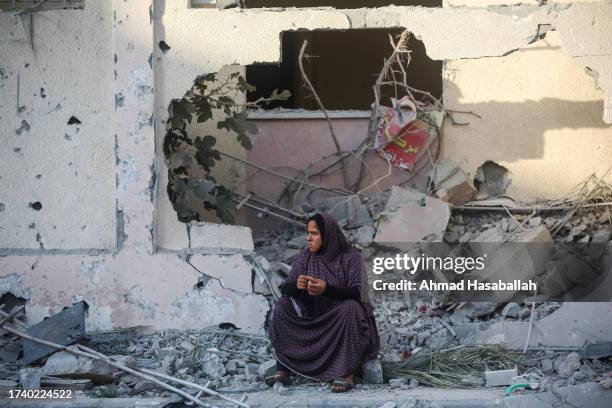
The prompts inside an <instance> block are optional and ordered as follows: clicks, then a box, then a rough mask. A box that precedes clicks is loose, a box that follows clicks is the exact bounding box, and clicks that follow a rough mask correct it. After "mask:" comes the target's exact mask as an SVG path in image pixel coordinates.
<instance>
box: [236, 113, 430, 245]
mask: <svg viewBox="0 0 612 408" xmlns="http://www.w3.org/2000/svg"><path fill="white" fill-rule="evenodd" d="M253 122H255V123H256V124H257V126H258V127H259V134H258V135H257V137H256V139H255V140H254V144H253V148H252V150H250V151H248V152H247V160H248V161H250V162H252V163H256V164H258V165H261V166H263V167H266V168H270V169H274V170H275V171H277V172H279V173H282V174H284V175H287V176H290V177H295V178H299V176H300V170H302V169H304V168H306V167H307V166H308V165H309V164H310V163H313V162H315V161H317V160H319V159H321V158H322V157H323V156H327V155H329V154H331V153H333V152H335V151H336V148H335V146H334V143H333V140H332V138H331V135H330V132H329V128H328V125H327V122H326V121H325V120H324V119H282V120H281V119H271V120H269V119H266V120H264V119H259V120H253ZM332 124H333V127H334V131H335V133H336V136H337V138H338V142H339V144H340V147H341V150H352V149H354V148H355V147H357V146H358V145H359V144H360V143H361V142H362V141H363V140H364V138H365V137H366V134H367V127H368V120H367V119H364V118H355V119H332ZM364 157H365V162H366V164H367V165H368V167H369V168H370V169H369V170H368V169H366V170H365V173H364V177H363V179H362V182H361V187H360V188H361V189H363V188H366V187H367V186H369V185H371V184H372V183H373V182H374V180H376V179H378V178H379V177H383V176H384V175H386V174H387V173H388V170H389V167H388V165H387V161H386V160H384V159H383V158H382V157H380V155H379V154H378V152H377V151H375V150H370V151H368V152H367V153H366V154H365V155H364ZM334 159H335V158H334V157H331V158H329V159H327V160H324V161H322V162H321V163H319V164H318V165H317V166H316V168H315V169H318V170H321V169H323V168H324V167H325V166H326V165H328V164H330V163H332V162H333V160H334ZM345 162H346V163H347V173H348V175H349V180H350V182H351V183H354V182H355V181H356V180H357V177H358V173H359V167H360V161H358V160H356V159H350V160H348V159H347V160H346V161H345ZM426 173H427V169H425V170H423V171H421V172H420V174H419V175H418V176H416V177H414V178H413V179H412V180H410V181H408V182H406V180H407V179H409V178H410V177H411V176H412V173H409V172H406V171H404V170H401V169H399V168H396V167H392V168H391V174H390V175H389V176H388V177H386V178H384V179H382V180H380V181H379V183H378V184H377V186H375V187H371V188H370V189H369V190H368V191H372V190H377V189H380V190H385V189H387V188H389V187H390V186H391V185H400V184H401V185H403V186H405V187H415V188H419V189H422V188H423V187H424V186H425V182H426V180H425V179H426ZM247 174H248V181H247V183H248V184H247V190H248V191H251V192H254V193H256V194H258V195H260V196H263V197H267V198H270V199H273V200H275V201H276V200H277V199H278V198H279V197H280V196H281V193H282V191H283V189H284V188H285V185H286V181H284V180H282V179H280V178H278V177H276V176H274V175H270V174H266V173H264V172H262V171H259V170H257V169H256V168H254V167H251V166H249V167H248V172H247ZM310 182H311V183H314V184H321V185H324V186H326V187H344V184H343V176H342V172H341V170H340V169H339V168H337V169H336V170H335V171H334V172H333V173H331V174H329V175H327V176H325V177H314V178H311V180H310ZM308 192H309V190H308V189H304V190H303V193H301V194H300V195H299V196H298V198H297V200H296V202H295V205H296V206H298V207H299V205H300V204H302V203H303V202H304V199H305V197H306V193H308ZM328 196H329V197H331V196H334V194H332V193H326V192H322V191H319V192H316V193H313V194H312V196H311V197H312V198H317V197H319V198H320V197H328ZM281 204H282V205H284V206H287V205H288V203H287V202H286V199H285V200H284V201H282V202H281ZM245 212H246V220H247V225H249V226H250V227H251V228H253V229H254V232H255V233H257V232H258V231H260V230H261V229H262V228H265V229H268V228H275V227H279V226H281V227H282V226H284V225H283V224H282V221H279V220H278V219H276V218H275V217H263V218H257V217H256V216H255V215H256V214H255V213H254V212H253V211H249V210H247V211H245Z"/></svg>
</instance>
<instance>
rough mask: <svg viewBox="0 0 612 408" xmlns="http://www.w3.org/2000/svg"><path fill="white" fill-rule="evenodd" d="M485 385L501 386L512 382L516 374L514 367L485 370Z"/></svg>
mask: <svg viewBox="0 0 612 408" xmlns="http://www.w3.org/2000/svg"><path fill="white" fill-rule="evenodd" d="M484 374H485V381H486V386H487V387H501V386H503V385H510V384H512V379H513V378H514V377H516V376H517V375H518V371H517V370H516V367H515V368H513V369H511V370H496V371H485V373H484Z"/></svg>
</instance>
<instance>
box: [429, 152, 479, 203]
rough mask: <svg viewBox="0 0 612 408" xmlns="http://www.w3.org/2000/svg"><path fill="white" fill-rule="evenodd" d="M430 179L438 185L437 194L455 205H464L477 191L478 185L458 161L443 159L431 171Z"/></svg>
mask: <svg viewBox="0 0 612 408" xmlns="http://www.w3.org/2000/svg"><path fill="white" fill-rule="evenodd" d="M429 177H430V179H431V180H432V181H433V183H434V185H435V186H436V196H437V197H438V198H439V199H441V200H442V201H445V202H448V203H451V204H453V205H463V204H465V203H467V202H468V201H470V200H471V199H472V197H474V194H475V193H476V187H474V184H473V183H472V181H471V180H470V179H469V177H468V175H467V173H466V172H465V171H464V170H463V169H462V168H461V166H459V165H458V164H457V163H455V162H453V161H450V160H443V161H440V162H438V163H437V164H436V169H435V171H433V170H432V171H431V172H430V175H429Z"/></svg>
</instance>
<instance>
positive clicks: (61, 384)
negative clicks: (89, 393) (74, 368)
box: [40, 376, 93, 390]
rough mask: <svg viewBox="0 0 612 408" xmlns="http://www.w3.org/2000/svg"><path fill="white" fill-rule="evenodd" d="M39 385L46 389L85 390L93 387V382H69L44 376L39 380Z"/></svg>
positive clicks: (68, 380)
mask: <svg viewBox="0 0 612 408" xmlns="http://www.w3.org/2000/svg"><path fill="white" fill-rule="evenodd" d="M40 385H42V386H43V387H46V388H59V389H66V388H70V389H73V390H86V389H88V388H91V387H92V386H93V382H92V381H91V380H70V379H64V378H55V377H50V376H45V377H43V378H42V379H41V380H40Z"/></svg>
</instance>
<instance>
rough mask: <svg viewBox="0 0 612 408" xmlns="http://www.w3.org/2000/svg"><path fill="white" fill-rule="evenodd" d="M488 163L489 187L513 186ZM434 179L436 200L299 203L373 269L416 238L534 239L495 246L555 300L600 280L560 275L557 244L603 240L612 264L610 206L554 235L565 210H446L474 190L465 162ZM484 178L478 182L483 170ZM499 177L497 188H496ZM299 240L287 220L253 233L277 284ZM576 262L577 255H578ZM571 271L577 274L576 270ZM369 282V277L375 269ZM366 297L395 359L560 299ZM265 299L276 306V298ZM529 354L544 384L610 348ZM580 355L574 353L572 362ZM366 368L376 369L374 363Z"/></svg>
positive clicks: (482, 242) (591, 366)
mask: <svg viewBox="0 0 612 408" xmlns="http://www.w3.org/2000/svg"><path fill="white" fill-rule="evenodd" d="M490 167H494V169H493V170H495V171H497V173H499V174H497V173H496V174H494V175H495V176H497V179H496V180H495V181H496V183H497V184H495V185H496V186H498V188H505V187H506V186H507V184H508V183H509V179H508V177H506V176H505V175H504V174H503V173H502V172H501V170H499V169H497V168H496V167H495V166H493V164H491V165H490ZM494 173H495V172H494ZM438 177H440V183H438V186H439V188H438V189H437V197H438V198H436V197H431V196H427V195H425V194H422V193H420V192H418V191H414V190H410V189H404V188H400V187H392V188H391V189H390V190H389V191H385V192H381V193H371V194H368V195H365V196H362V197H360V198H358V197H356V196H354V197H351V198H349V199H347V198H345V197H342V198H331V199H328V200H326V201H322V202H320V203H317V204H316V205H312V206H311V205H308V206H304V210H307V211H308V212H309V213H314V212H317V211H326V212H330V213H331V214H332V215H334V217H335V218H336V219H337V220H339V223H340V225H341V226H342V227H343V229H344V232H345V235H346V236H347V238H348V239H349V240H350V241H351V242H352V243H353V245H355V246H356V247H357V248H359V249H360V250H361V252H362V255H363V258H364V259H365V260H366V263H365V267H366V268H369V269H370V270H371V268H370V267H371V265H369V264H368V261H367V259H372V258H373V257H380V256H383V257H388V256H393V255H394V254H396V253H398V252H401V251H404V250H407V249H409V248H410V245H412V244H410V245H407V244H406V243H413V242H417V241H428V242H443V243H446V244H449V245H450V244H463V245H466V246H468V247H470V248H471V249H472V250H473V251H475V252H476V253H478V251H479V250H484V248H486V246H487V245H489V246H490V245H492V244H493V243H499V242H504V241H509V242H521V243H522V242H527V243H535V244H536V245H535V246H541V247H542V248H546V250H545V251H544V253H543V254H540V258H538V257H537V256H534V254H533V253H531V254H528V253H526V252H525V251H526V249H525V248H524V247H520V246H518V247H512V248H511V249H510V250H507V249H504V250H503V251H506V252H505V253H504V252H498V253H496V254H495V257H496V258H500V259H504V261H505V262H508V261H512V262H513V264H512V266H511V267H513V268H515V269H520V270H523V271H524V273H525V275H524V276H523V277H522V278H525V279H534V280H535V281H536V282H537V283H538V287H543V288H544V290H545V291H548V293H546V294H547V295H549V296H551V297H554V296H557V295H559V294H560V293H562V292H563V291H565V290H567V289H569V288H570V286H571V284H573V283H575V282H579V281H581V280H590V279H594V278H596V277H597V272H596V271H595V270H594V268H593V266H592V265H588V264H584V265H582V264H580V265H579V266H580V267H577V268H573V269H572V270H573V274H574V276H571V277H564V276H563V271H560V270H559V268H556V269H555V268H554V267H552V268H551V267H550V266H551V265H549V264H545V261H546V260H547V259H549V256H548V255H550V251H551V248H552V244H553V243H555V244H558V243H598V244H601V245H602V246H603V248H604V251H605V253H604V257H603V259H604V260H605V261H606V262H607V263H606V264H604V265H603V267H602V268H608V269H609V268H612V243H611V242H610V231H611V217H612V214H611V213H610V210H609V209H606V207H603V208H600V209H598V208H595V209H592V210H583V211H581V212H578V213H576V214H575V215H574V216H573V217H572V218H570V219H569V221H568V222H566V223H565V224H564V225H562V227H561V228H560V229H559V231H558V232H557V233H556V234H555V235H554V236H553V234H552V232H551V231H552V230H553V228H554V227H555V226H557V225H558V223H559V221H560V220H561V219H562V218H563V216H564V214H563V213H562V212H548V213H544V212H543V213H541V214H538V215H536V214H535V213H531V214H520V213H517V214H513V215H509V214H508V213H506V212H505V211H478V212H476V211H472V212H453V213H452V215H451V210H450V206H449V205H448V203H452V204H455V205H463V204H465V203H466V202H468V201H469V200H470V199H472V198H473V197H474V196H475V194H477V189H476V188H475V187H474V185H473V184H472V183H471V181H470V180H469V179H467V177H466V176H465V173H464V172H463V171H462V170H461V169H457V168H456V167H453V166H452V165H449V166H446V165H445V166H442V167H441V168H440V169H439V170H438ZM481 178H482V179H483V180H484V175H483V176H481ZM504 183H506V184H505V185H504V186H503V187H499V186H500V185H503V184H504ZM490 185H493V184H491V183H490ZM440 186H442V187H441V188H440ZM481 197H482V198H485V199H486V198H489V197H490V194H489V195H486V194H484V193H483V194H482V195H481ZM501 202H503V203H505V204H506V205H508V202H507V201H506V200H505V199H501ZM473 203H474V202H473ZM483 203H485V201H483ZM514 205H516V203H514ZM305 240H306V235H305V232H304V231H303V230H298V229H295V228H293V227H290V228H288V229H285V230H281V231H274V232H270V233H264V234H261V235H259V236H258V237H256V239H255V246H256V248H255V250H256V252H257V253H258V254H259V256H260V259H261V260H262V261H263V262H265V263H266V264H267V265H269V266H270V268H269V270H268V273H269V274H270V276H272V279H273V281H274V282H275V283H280V282H281V281H282V279H283V278H284V277H285V276H286V275H287V271H288V270H289V269H290V266H289V265H290V264H291V262H292V261H293V260H294V259H295V257H296V256H297V254H298V253H299V251H300V250H301V249H302V248H304V245H305ZM606 245H607V246H606ZM508 251H511V252H508ZM523 252H525V253H523ZM532 252H533V251H532ZM606 254H607V255H606ZM542 255H545V256H542ZM524 260H527V261H528V262H523V261H524ZM573 262H581V261H580V260H579V259H576V260H573ZM522 263H525V264H526V265H523V264H522ZM494 266H495V265H494ZM502 268H508V264H507V263H506V264H502V265H500V268H499V269H500V271H501V270H502ZM506 270H507V269H506ZM577 270H578V271H580V272H578V275H576V273H577V272H576V271H577ZM611 270H612V269H611ZM611 273H612V272H611ZM611 273H608V275H610V274H611ZM568 278H571V279H568ZM369 279H370V283H372V279H373V276H372V274H371V273H370V277H369ZM255 280H256V281H257V279H255ZM559 281H561V282H565V286H564V285H563V284H561V287H559ZM552 283H554V285H553V284H552ZM370 287H371V285H370ZM256 290H258V291H260V293H262V294H265V295H270V291H269V290H261V287H260V286H256ZM370 298H371V300H372V303H373V305H374V308H375V317H376V321H377V325H378V329H379V332H380V335H381V353H380V362H382V364H385V363H394V362H400V361H402V360H403V359H405V358H407V357H409V356H411V355H414V354H416V353H422V352H437V351H440V350H445V349H448V348H452V347H457V346H461V345H464V341H463V340H464V339H465V338H466V336H468V335H469V332H470V331H472V332H473V330H474V327H475V326H477V327H480V328H483V327H489V326H491V327H493V325H494V324H495V323H502V324H503V323H504V322H505V323H512V322H516V323H521V322H524V323H525V324H527V323H529V321H530V320H532V319H533V320H536V321H537V320H540V319H543V318H545V317H547V316H550V315H552V314H554V313H555V311H556V310H558V309H559V308H561V307H562V306H563V303H561V302H551V301H540V302H536V303H535V304H531V302H529V303H525V302H517V301H515V299H514V298H513V296H512V293H510V295H509V296H508V297H507V298H506V299H502V301H500V302H475V303H469V302H468V303H465V302H456V303H450V304H449V303H446V304H444V303H442V304H440V303H437V302H436V299H435V298H434V297H433V296H427V295H422V296H415V295H414V294H408V293H406V292H403V293H402V292H398V291H386V292H379V291H373V290H371V291H370ZM269 299H270V302H271V304H272V296H269ZM536 300H537V298H536ZM610 340H612V339H610ZM544 348H546V347H544ZM527 355H528V356H529V358H525V359H523V360H524V361H522V362H521V363H522V364H523V366H524V367H525V368H526V369H533V370H538V372H541V373H542V375H543V376H544V377H545V378H546V381H544V382H543V384H544V385H543V387H544V388H546V387H548V386H552V384H556V386H559V385H567V384H575V383H580V382H586V381H592V380H593V379H594V378H601V377H602V376H605V375H606V374H605V370H606V369H605V364H606V360H605V359H606V358H609V357H610V356H611V355H612V353H609V354H607V355H605V356H603V355H600V356H599V357H598V358H590V359H589V358H585V357H584V354H578V353H577V352H574V351H571V350H570V351H564V350H559V349H557V348H554V347H551V348H550V349H549V350H537V351H533V352H530V353H528V354H527ZM576 355H580V358H579V359H577V360H576ZM568 359H569V360H570V361H571V360H572V359H574V362H575V364H570V363H569V362H567V363H566V361H568ZM607 364H609V362H608V363H607ZM371 367H374V369H375V368H376V365H373V366H371ZM371 367H368V370H367V372H364V376H365V377H367V378H374V379H376V378H377V375H376V373H372V372H371V370H370V368H371ZM598 370H599V371H598ZM374 382H376V380H374ZM545 384H548V385H545ZM483 385H484V384H483ZM391 386H392V387H397V388H403V389H406V388H410V387H411V385H410V382H409V381H404V379H401V381H400V379H398V380H397V381H391ZM413 386H414V382H413V384H412V387H413Z"/></svg>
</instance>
